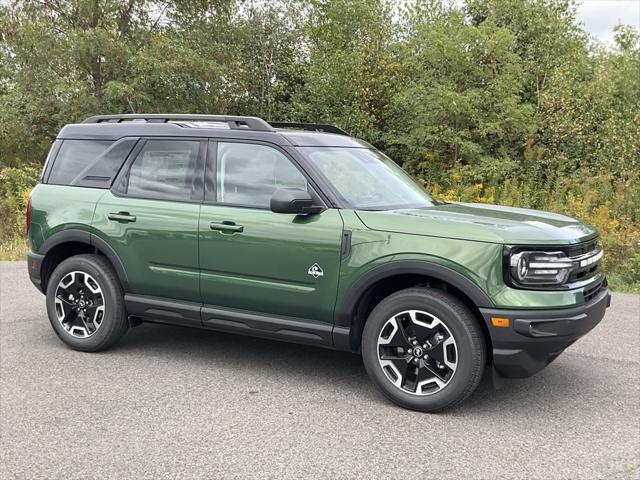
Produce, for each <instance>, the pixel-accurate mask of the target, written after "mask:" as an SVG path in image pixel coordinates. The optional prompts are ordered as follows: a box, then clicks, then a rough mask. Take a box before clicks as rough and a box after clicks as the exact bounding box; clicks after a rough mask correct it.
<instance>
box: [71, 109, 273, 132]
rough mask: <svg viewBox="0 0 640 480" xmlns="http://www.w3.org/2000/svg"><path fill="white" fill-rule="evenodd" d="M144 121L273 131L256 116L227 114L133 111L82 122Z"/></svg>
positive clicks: (98, 116)
mask: <svg viewBox="0 0 640 480" xmlns="http://www.w3.org/2000/svg"><path fill="white" fill-rule="evenodd" d="M135 120H139V121H145V122H147V123H167V122H173V121H180V120H184V121H190V122H221V123H227V124H229V128H231V129H247V130H258V131H261V132H273V127H272V126H271V125H269V124H268V123H267V122H265V121H264V120H263V119H261V118H258V117H234V116H227V115H199V114H186V113H175V114H174V113H151V114H144V113H133V114H124V115H95V116H93V117H89V118H87V119H86V120H84V122H82V123H121V122H128V121H135Z"/></svg>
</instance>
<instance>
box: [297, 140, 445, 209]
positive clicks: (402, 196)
mask: <svg viewBox="0 0 640 480" xmlns="http://www.w3.org/2000/svg"><path fill="white" fill-rule="evenodd" d="M299 150H300V151H301V152H302V153H303V154H304V155H305V156H306V157H307V158H308V159H309V160H310V161H311V163H312V164H313V165H314V166H315V167H316V168H317V169H318V170H319V171H320V173H321V174H322V175H323V176H324V177H325V178H326V179H327V180H328V182H329V183H330V184H331V185H332V186H333V188H334V189H335V190H336V193H338V195H340V197H341V198H342V200H343V201H344V203H345V204H347V205H348V206H349V207H350V208H354V209H358V210H395V209H401V208H422V207H429V206H432V205H434V204H435V202H434V201H433V200H432V199H431V197H429V195H427V193H426V192H425V191H424V190H423V189H422V188H421V187H420V186H419V185H418V184H417V183H416V182H415V181H414V180H413V179H412V178H411V177H410V176H409V175H407V174H406V173H405V171H404V170H402V168H400V167H399V166H398V165H396V163H395V162H393V161H392V160H391V159H389V158H388V157H386V156H385V155H383V154H382V153H380V152H378V151H376V150H370V149H367V148H345V147H342V148H341V147H299Z"/></svg>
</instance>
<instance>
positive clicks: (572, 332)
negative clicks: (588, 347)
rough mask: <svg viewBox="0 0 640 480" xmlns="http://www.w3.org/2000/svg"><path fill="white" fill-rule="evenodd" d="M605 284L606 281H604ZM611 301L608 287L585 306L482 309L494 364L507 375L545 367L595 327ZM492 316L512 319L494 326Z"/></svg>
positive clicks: (521, 374) (518, 375)
mask: <svg viewBox="0 0 640 480" xmlns="http://www.w3.org/2000/svg"><path fill="white" fill-rule="evenodd" d="M605 285H606V284H605ZM610 304H611V294H610V293H609V291H608V289H607V288H606V286H603V288H602V289H601V290H600V291H599V292H598V294H597V295H596V297H595V298H593V299H592V300H590V301H589V302H587V303H584V304H583V305H580V306H578V307H572V308H563V309H556V310H502V309H488V308H481V309H480V311H481V313H482V315H483V317H484V320H485V322H486V323H487V325H488V328H489V332H490V334H491V342H492V344H493V366H494V368H495V370H496V371H497V373H498V374H500V375H501V376H503V377H508V378H524V377H529V376H531V375H533V374H534V373H536V372H538V371H540V370H542V369H543V368H544V367H546V366H547V365H548V364H549V363H551V362H552V361H553V360H554V359H555V358H556V357H557V356H558V355H560V354H561V353H562V352H563V351H564V349H565V348H567V347H568V346H569V345H571V344H572V343H573V342H575V341H576V340H577V339H578V338H580V337H582V336H583V335H584V334H586V333H587V332H588V331H589V330H591V329H592V328H594V327H595V326H596V325H597V324H598V323H600V321H601V320H602V318H603V317H604V314H605V311H606V310H607V307H609V305H610ZM491 317H501V318H508V319H509V326H508V327H494V326H492V323H491Z"/></svg>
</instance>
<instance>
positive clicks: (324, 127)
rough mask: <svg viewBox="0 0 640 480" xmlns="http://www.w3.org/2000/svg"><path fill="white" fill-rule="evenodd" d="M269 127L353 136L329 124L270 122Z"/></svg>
mask: <svg viewBox="0 0 640 480" xmlns="http://www.w3.org/2000/svg"><path fill="white" fill-rule="evenodd" d="M269 125H271V126H272V127H274V128H298V129H301V130H311V131H313V132H326V133H337V134H338V135H346V136H348V137H350V136H351V135H349V134H348V133H347V132H345V131H344V130H342V129H341V128H338V127H336V126H335V125H330V124H328V123H299V122H269Z"/></svg>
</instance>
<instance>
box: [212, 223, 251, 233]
mask: <svg viewBox="0 0 640 480" xmlns="http://www.w3.org/2000/svg"><path fill="white" fill-rule="evenodd" d="M209 228H210V229H211V230H218V231H220V232H222V233H224V232H233V233H238V232H242V231H244V227H243V226H242V225H236V224H235V223H234V222H228V221H225V222H211V223H210V224H209Z"/></svg>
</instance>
